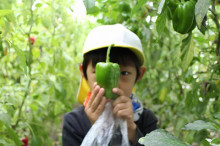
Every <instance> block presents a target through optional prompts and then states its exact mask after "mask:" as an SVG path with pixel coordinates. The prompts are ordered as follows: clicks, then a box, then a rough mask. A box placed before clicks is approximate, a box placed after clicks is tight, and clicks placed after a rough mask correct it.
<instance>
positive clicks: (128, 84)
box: [86, 61, 137, 97]
mask: <svg viewBox="0 0 220 146" xmlns="http://www.w3.org/2000/svg"><path fill="white" fill-rule="evenodd" d="M120 71H121V75H120V78H119V83H118V88H120V89H121V90H122V91H123V92H124V94H125V95H126V96H127V97H129V96H130V95H131V93H132V89H133V87H134V84H135V81H136V76H137V71H136V68H135V64H134V63H131V65H129V66H124V65H120ZM86 73H87V78H88V84H89V87H90V89H91V90H92V87H93V84H94V82H95V81H96V77H95V67H93V65H92V61H90V62H89V64H88V66H87V70H86Z"/></svg>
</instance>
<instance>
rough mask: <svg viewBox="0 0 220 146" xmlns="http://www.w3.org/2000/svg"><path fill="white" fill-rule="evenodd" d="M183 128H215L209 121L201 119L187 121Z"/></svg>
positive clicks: (197, 129) (198, 129)
mask: <svg viewBox="0 0 220 146" xmlns="http://www.w3.org/2000/svg"><path fill="white" fill-rule="evenodd" d="M183 129H185V130H196V131H200V130H203V129H210V130H215V131H216V130H217V129H216V128H215V127H214V126H213V125H212V124H211V123H210V122H205V121H202V120H197V121H195V122H193V123H189V124H187V125H185V126H184V127H183Z"/></svg>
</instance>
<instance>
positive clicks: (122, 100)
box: [112, 88, 137, 142]
mask: <svg viewBox="0 0 220 146" xmlns="http://www.w3.org/2000/svg"><path fill="white" fill-rule="evenodd" d="M112 91H113V93H115V94H118V95H119V97H118V98H116V99H115V101H113V103H112V107H113V114H114V115H115V116H116V117H118V118H122V119H124V120H126V121H127V125H128V137H129V139H130V140H131V141H132V142H134V141H135V138H136V128H137V127H136V124H135V123H134V113H133V105H132V100H131V99H130V98H129V97H126V96H125V95H124V92H123V91H122V90H121V89H119V88H113V90H112Z"/></svg>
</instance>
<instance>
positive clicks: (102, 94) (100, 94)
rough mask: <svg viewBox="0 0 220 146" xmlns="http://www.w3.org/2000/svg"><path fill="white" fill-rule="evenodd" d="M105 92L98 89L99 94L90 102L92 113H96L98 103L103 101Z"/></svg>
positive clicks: (102, 89)
mask: <svg viewBox="0 0 220 146" xmlns="http://www.w3.org/2000/svg"><path fill="white" fill-rule="evenodd" d="M104 93H105V90H104V88H100V90H99V92H98V93H97V94H96V96H95V99H94V100H93V102H92V105H91V108H92V111H96V109H97V107H98V106H99V105H100V102H101V101H102V99H103V96H104Z"/></svg>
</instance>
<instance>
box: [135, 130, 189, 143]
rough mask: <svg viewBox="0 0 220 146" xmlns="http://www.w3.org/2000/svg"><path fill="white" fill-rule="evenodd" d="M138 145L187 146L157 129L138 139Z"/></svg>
mask: <svg viewBox="0 0 220 146" xmlns="http://www.w3.org/2000/svg"><path fill="white" fill-rule="evenodd" d="M139 143H140V144H143V145H145V146H187V144H185V143H183V142H182V141H181V140H179V139H178V138H176V137H174V136H173V135H172V134H170V133H169V132H166V131H165V130H164V129H157V130H154V131H152V132H151V133H149V134H147V135H146V136H145V137H142V138H140V139H139Z"/></svg>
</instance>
